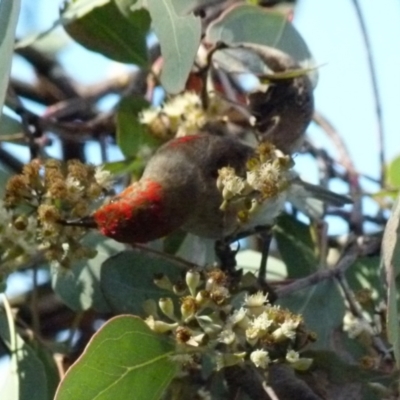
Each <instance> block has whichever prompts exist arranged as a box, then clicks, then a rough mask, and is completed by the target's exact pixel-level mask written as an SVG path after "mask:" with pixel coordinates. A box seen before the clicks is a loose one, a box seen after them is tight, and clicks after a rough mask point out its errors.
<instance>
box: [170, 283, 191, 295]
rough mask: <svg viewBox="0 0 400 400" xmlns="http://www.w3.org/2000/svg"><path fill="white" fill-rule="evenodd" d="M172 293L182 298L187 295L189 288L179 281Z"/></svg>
mask: <svg viewBox="0 0 400 400" xmlns="http://www.w3.org/2000/svg"><path fill="white" fill-rule="evenodd" d="M172 291H173V292H174V293H175V294H176V295H177V296H182V295H184V294H185V293H187V286H186V285H185V283H184V282H182V281H179V282H176V283H175V284H174V285H173V286H172Z"/></svg>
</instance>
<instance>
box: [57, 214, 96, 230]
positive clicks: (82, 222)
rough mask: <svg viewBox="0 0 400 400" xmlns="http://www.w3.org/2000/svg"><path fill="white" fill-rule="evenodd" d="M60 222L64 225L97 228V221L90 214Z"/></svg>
mask: <svg viewBox="0 0 400 400" xmlns="http://www.w3.org/2000/svg"><path fill="white" fill-rule="evenodd" d="M60 224H61V225H64V226H78V227H81V228H97V223H96V221H95V220H94V218H93V216H91V215H88V216H87V217H83V218H78V219H72V220H69V221H66V220H61V221H60Z"/></svg>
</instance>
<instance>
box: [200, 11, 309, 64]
mask: <svg viewBox="0 0 400 400" xmlns="http://www.w3.org/2000/svg"><path fill="white" fill-rule="evenodd" d="M206 40H207V41H209V42H210V43H214V44H216V43H218V42H223V43H226V44H235V43H244V42H249V43H256V44H260V45H265V46H270V47H276V48H278V49H280V50H282V51H284V52H285V53H287V54H290V55H291V56H292V57H293V58H294V59H295V60H297V61H299V62H300V61H306V60H310V59H311V54H310V51H309V50H308V48H307V45H306V43H305V42H304V40H303V38H302V37H301V36H300V34H299V33H298V32H297V30H296V29H295V28H294V27H293V25H292V24H291V23H290V22H289V21H288V20H287V18H286V16H285V15H283V14H282V13H280V12H276V11H270V10H265V9H262V8H260V7H257V6H252V5H239V6H234V7H231V8H229V9H227V11H226V12H224V13H223V14H222V15H221V16H220V17H219V18H218V19H217V20H215V21H214V22H212V23H211V24H210V25H209V27H208V29H207V32H206Z"/></svg>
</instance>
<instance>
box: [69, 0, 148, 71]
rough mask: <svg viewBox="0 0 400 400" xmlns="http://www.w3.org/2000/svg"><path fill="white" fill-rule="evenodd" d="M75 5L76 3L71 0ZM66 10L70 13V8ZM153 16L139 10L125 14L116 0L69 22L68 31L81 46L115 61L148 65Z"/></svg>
mask: <svg viewBox="0 0 400 400" xmlns="http://www.w3.org/2000/svg"><path fill="white" fill-rule="evenodd" d="M72 4H74V3H72ZM63 12H66V13H67V12H68V7H67V8H66V9H65V11H63ZM149 27H150V17H149V14H148V12H147V11H146V10H144V9H140V10H136V11H134V12H132V13H130V14H129V15H128V16H125V15H123V14H122V13H121V12H120V10H119V9H118V7H117V5H116V4H115V2H114V1H110V2H107V3H106V4H104V5H102V6H101V7H95V8H93V9H92V10H91V11H90V12H89V13H86V14H85V15H83V16H82V17H81V18H78V19H75V20H73V21H72V22H69V23H68V24H67V25H66V26H65V29H66V31H67V32H68V33H69V34H70V35H71V36H72V38H73V39H75V40H76V41H77V42H78V43H80V44H81V45H82V46H84V47H86V48H88V49H89V50H93V51H96V52H98V53H101V54H103V55H104V56H106V57H109V58H111V59H113V60H116V61H120V62H124V63H131V64H137V65H140V66H145V65H147V61H148V60H147V46H146V36H147V33H148V31H149Z"/></svg>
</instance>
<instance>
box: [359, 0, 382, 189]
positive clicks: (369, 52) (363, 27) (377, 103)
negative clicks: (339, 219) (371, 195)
mask: <svg viewBox="0 0 400 400" xmlns="http://www.w3.org/2000/svg"><path fill="white" fill-rule="evenodd" d="M353 5H354V9H355V11H356V15H357V18H358V22H359V24H360V28H361V34H362V37H363V40H364V45H365V50H366V52H367V59H368V68H369V73H370V76H371V84H372V91H373V93H374V102H375V112H376V119H377V125H378V126H377V128H378V152H379V162H380V168H381V171H380V181H381V186H383V185H384V184H385V164H386V163H385V135H384V128H383V117H382V107H381V99H380V96H379V89H378V79H377V76H376V70H375V64H374V59H373V57H372V46H371V43H370V40H369V36H368V30H367V26H366V24H365V20H364V17H363V14H362V11H361V7H360V4H359V3H358V0H353Z"/></svg>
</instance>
